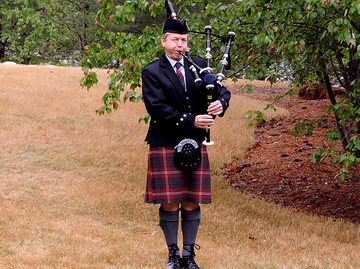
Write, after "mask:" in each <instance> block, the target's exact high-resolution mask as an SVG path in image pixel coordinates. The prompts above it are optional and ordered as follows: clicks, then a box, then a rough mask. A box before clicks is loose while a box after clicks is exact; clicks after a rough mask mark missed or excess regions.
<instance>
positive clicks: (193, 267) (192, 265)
mask: <svg viewBox="0 0 360 269" xmlns="http://www.w3.org/2000/svg"><path fill="white" fill-rule="evenodd" d="M195 249H196V250H199V249H200V246H199V245H198V244H193V245H191V250H190V256H189V257H185V259H186V263H187V268H188V269H199V268H200V267H199V266H198V265H197V264H196V262H195V260H194V257H195V256H196V255H195Z"/></svg>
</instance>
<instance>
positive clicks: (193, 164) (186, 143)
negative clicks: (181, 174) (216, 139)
mask: <svg viewBox="0 0 360 269" xmlns="http://www.w3.org/2000/svg"><path fill="white" fill-rule="evenodd" d="M200 164H201V151H200V148H199V145H198V143H197V142H196V141H195V140H194V139H190V138H185V139H183V140H181V141H180V143H179V144H178V145H177V146H176V147H175V165H176V166H177V168H179V169H181V170H194V169H196V168H198V167H199V166H200Z"/></svg>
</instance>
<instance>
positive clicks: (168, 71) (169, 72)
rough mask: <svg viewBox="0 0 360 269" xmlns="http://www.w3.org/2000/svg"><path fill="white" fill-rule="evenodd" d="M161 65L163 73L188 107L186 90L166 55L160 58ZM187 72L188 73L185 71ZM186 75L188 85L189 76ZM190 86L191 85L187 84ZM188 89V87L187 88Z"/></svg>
mask: <svg viewBox="0 0 360 269" xmlns="http://www.w3.org/2000/svg"><path fill="white" fill-rule="evenodd" d="M160 65H161V67H162V68H163V72H164V74H165V76H166V77H167V78H168V79H169V80H170V81H171V83H172V84H173V85H174V88H175V90H176V91H177V93H178V95H179V97H180V99H181V100H182V102H183V103H184V105H185V106H187V102H186V96H185V89H184V88H183V86H182V85H181V82H180V80H179V79H178V77H177V75H176V74H175V72H174V69H173V67H172V66H171V64H170V62H169V61H168V59H167V58H166V56H165V54H164V55H163V56H162V57H161V58H160ZM184 67H185V70H186V66H184ZM185 72H186V71H185ZM185 75H186V83H188V74H187V73H185ZM186 85H189V84H186ZM187 88H188V87H187Z"/></svg>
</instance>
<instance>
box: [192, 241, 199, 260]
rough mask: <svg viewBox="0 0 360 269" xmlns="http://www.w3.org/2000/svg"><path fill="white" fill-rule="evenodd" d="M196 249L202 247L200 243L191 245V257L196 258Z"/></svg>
mask: <svg viewBox="0 0 360 269" xmlns="http://www.w3.org/2000/svg"><path fill="white" fill-rule="evenodd" d="M195 249H196V250H199V249H200V246H199V245H198V244H193V245H191V250H190V257H192V258H194V257H195V256H196V255H195Z"/></svg>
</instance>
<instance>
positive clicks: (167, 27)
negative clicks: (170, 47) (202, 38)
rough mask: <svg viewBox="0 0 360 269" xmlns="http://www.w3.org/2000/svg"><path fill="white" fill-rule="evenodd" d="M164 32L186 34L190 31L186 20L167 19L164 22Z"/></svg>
mask: <svg viewBox="0 0 360 269" xmlns="http://www.w3.org/2000/svg"><path fill="white" fill-rule="evenodd" d="M163 33H175V34H180V35H184V34H187V33H189V30H188V28H187V24H186V21H185V20H182V21H180V20H175V19H167V20H166V21H165V23H164V29H163Z"/></svg>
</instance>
